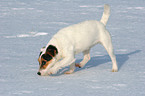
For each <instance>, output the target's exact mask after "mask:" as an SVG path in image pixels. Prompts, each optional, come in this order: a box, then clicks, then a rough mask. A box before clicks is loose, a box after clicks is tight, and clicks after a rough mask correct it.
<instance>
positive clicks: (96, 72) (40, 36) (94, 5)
mask: <svg viewBox="0 0 145 96" xmlns="http://www.w3.org/2000/svg"><path fill="white" fill-rule="evenodd" d="M104 4H109V5H110V6H111V16H110V18H109V22H108V23H107V29H108V30H109V32H110V33H111V35H112V42H113V45H114V51H115V54H116V57H117V62H118V67H119V72H116V73H113V72H111V67H112V62H111V60H110V57H109V56H108V54H107V52H106V51H105V49H104V48H103V47H102V46H101V45H97V46H95V47H93V48H92V50H91V60H90V61H89V62H88V64H87V65H86V66H85V67H84V68H81V69H79V68H77V69H76V71H75V72H74V73H73V74H70V75H66V74H63V73H64V72H65V71H66V70H68V67H67V68H64V69H62V70H60V71H59V73H58V74H56V75H52V76H38V75H37V74H36V73H37V71H38V67H39V64H38V62H37V58H38V55H39V52H40V49H41V48H42V47H43V46H45V45H46V44H47V43H48V41H49V40H50V39H51V37H52V36H53V35H54V34H55V33H56V32H57V31H58V30H59V29H61V28H64V27H66V26H68V25H72V24H76V23H79V22H81V21H85V20H91V19H92V20H94V19H97V20H100V18H101V16H102V13H103V5H104ZM144 4H145V1H144V0H132V1H129V0H0V61H1V63H0V96H145V91H144V90H145V63H144V62H145V58H144V57H145V44H144V42H145V27H144V22H145V5H144ZM76 58H77V60H76V62H80V61H81V60H82V59H83V56H82V54H79V55H77V56H76Z"/></svg>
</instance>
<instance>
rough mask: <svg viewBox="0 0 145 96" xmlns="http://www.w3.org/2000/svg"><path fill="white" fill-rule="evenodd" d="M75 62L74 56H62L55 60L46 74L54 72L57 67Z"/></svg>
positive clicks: (57, 69)
mask: <svg viewBox="0 0 145 96" xmlns="http://www.w3.org/2000/svg"><path fill="white" fill-rule="evenodd" d="M74 62H75V59H74V56H71V55H70V56H67V57H65V58H63V59H62V60H61V61H59V62H57V63H56V64H55V65H54V66H53V67H52V68H51V69H50V70H49V71H48V74H56V73H57V72H58V71H59V69H61V68H63V67H66V66H68V65H71V64H72V63H74Z"/></svg>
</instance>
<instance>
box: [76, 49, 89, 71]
mask: <svg viewBox="0 0 145 96" xmlns="http://www.w3.org/2000/svg"><path fill="white" fill-rule="evenodd" d="M89 52H90V49H89V50H86V51H84V52H83V54H84V59H83V60H82V61H81V62H80V63H76V65H75V66H76V67H79V68H82V67H84V66H85V65H86V63H87V62H88V61H89V60H90V59H91V57H90V53H89Z"/></svg>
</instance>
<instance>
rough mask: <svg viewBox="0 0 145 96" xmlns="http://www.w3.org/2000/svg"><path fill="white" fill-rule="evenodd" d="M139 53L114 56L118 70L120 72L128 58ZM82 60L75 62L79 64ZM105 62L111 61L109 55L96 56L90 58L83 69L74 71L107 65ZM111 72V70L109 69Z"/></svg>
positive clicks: (78, 69) (137, 51)
mask: <svg viewBox="0 0 145 96" xmlns="http://www.w3.org/2000/svg"><path fill="white" fill-rule="evenodd" d="M139 52H141V50H136V51H133V52H130V53H127V54H116V59H117V63H118V69H119V70H120V69H121V67H122V66H123V64H125V62H126V61H127V60H128V59H129V56H131V55H134V54H137V53H139ZM81 60H82V59H80V60H76V62H80V61H81ZM107 62H111V64H112V61H111V59H110V57H109V55H105V56H96V57H91V60H90V61H89V62H88V63H87V64H86V65H85V66H84V67H83V68H76V70H75V71H80V70H84V69H86V68H87V69H88V68H91V67H96V66H98V65H101V64H104V63H107ZM110 70H111V69H110Z"/></svg>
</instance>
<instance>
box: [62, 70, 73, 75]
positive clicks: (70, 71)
mask: <svg viewBox="0 0 145 96" xmlns="http://www.w3.org/2000/svg"><path fill="white" fill-rule="evenodd" d="M73 72H74V70H69V71H66V72H65V73H64V74H72V73H73Z"/></svg>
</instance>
